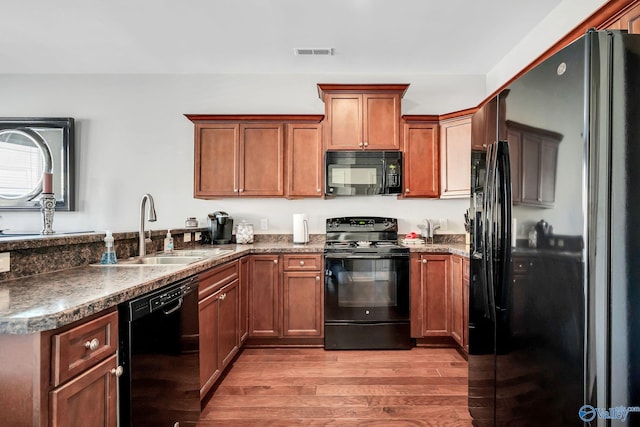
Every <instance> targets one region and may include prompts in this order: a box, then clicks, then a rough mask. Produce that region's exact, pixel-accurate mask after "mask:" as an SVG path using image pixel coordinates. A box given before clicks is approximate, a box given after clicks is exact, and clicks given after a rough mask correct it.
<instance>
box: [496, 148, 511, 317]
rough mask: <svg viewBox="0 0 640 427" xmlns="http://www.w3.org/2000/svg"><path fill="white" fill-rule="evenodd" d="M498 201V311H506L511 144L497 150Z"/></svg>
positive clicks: (509, 252) (509, 234) (509, 254)
mask: <svg viewBox="0 0 640 427" xmlns="http://www.w3.org/2000/svg"><path fill="white" fill-rule="evenodd" d="M496 175H497V176H496V185H497V191H496V193H497V194H496V196H497V197H496V199H497V200H499V203H498V204H499V205H500V206H499V209H500V218H499V220H500V224H499V231H500V235H499V236H498V240H499V242H498V251H499V253H497V254H496V258H497V268H498V271H497V286H496V294H495V303H496V310H500V311H503V312H504V311H506V310H507V309H508V307H507V306H508V305H509V296H508V290H509V277H510V271H511V270H510V269H511V235H512V232H513V230H511V218H512V212H511V206H512V199H511V163H510V158H509V143H508V142H507V141H499V142H498V147H497V150H496Z"/></svg>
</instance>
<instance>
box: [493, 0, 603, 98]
mask: <svg viewBox="0 0 640 427" xmlns="http://www.w3.org/2000/svg"><path fill="white" fill-rule="evenodd" d="M605 3H607V1H606V0H563V1H562V2H561V3H560V4H558V6H557V7H556V8H555V9H553V11H551V13H549V15H547V16H546V17H545V18H544V19H543V20H542V21H540V23H539V24H538V25H537V26H536V27H535V28H534V29H533V30H531V32H529V34H528V35H527V36H526V37H525V38H523V39H522V40H521V41H520V42H519V43H518V44H516V45H515V47H514V48H513V49H512V50H511V51H510V52H509V53H508V54H507V55H505V56H504V58H502V60H501V61H500V62H498V63H497V64H496V65H495V66H494V67H493V69H491V70H490V71H489V72H488V73H487V93H486V94H487V95H489V94H491V93H493V92H494V91H495V90H496V89H498V88H499V87H500V86H502V85H503V84H504V83H505V82H506V81H508V80H510V79H511V78H513V76H515V75H516V74H518V73H519V72H520V71H521V70H522V69H524V68H525V67H526V66H528V65H529V64H530V63H531V62H532V61H534V60H535V59H536V58H538V57H539V56H540V55H542V54H543V53H544V52H545V51H546V50H547V49H549V48H550V47H551V46H553V45H554V44H555V43H556V42H557V41H558V40H560V39H561V38H562V37H564V36H565V35H566V34H567V33H569V31H571V30H572V29H573V28H575V27H576V26H577V25H578V24H579V23H580V22H582V21H584V20H585V19H586V18H588V17H589V16H590V15H591V14H593V13H594V12H595V11H596V10H598V9H599V8H600V7H601V6H602V5H604V4H605Z"/></svg>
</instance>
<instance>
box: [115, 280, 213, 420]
mask: <svg viewBox="0 0 640 427" xmlns="http://www.w3.org/2000/svg"><path fill="white" fill-rule="evenodd" d="M118 312H119V315H120V331H119V332H120V348H119V356H120V364H121V365H122V367H123V368H124V372H123V374H122V376H121V377H120V380H119V388H120V406H119V409H120V426H121V427H129V426H131V427H143V426H154V427H156V426H158V427H162V426H167V427H174V426H177V425H180V423H183V422H191V423H192V424H193V423H195V421H197V420H198V418H199V416H200V377H199V363H200V360H199V353H198V351H199V342H198V339H199V335H198V278H197V276H192V277H189V278H186V279H183V280H181V281H179V282H176V283H173V284H171V285H168V286H165V287H163V288H161V289H158V290H156V291H153V292H150V293H148V294H145V295H143V296H141V297H138V298H136V299H133V300H130V301H127V302H126V303H122V304H120V305H119V306H118Z"/></svg>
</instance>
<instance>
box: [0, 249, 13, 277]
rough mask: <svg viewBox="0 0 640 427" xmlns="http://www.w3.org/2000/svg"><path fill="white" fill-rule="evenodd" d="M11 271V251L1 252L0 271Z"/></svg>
mask: <svg viewBox="0 0 640 427" xmlns="http://www.w3.org/2000/svg"><path fill="white" fill-rule="evenodd" d="M6 271H11V252H3V253H1V254H0V273H4V272H6Z"/></svg>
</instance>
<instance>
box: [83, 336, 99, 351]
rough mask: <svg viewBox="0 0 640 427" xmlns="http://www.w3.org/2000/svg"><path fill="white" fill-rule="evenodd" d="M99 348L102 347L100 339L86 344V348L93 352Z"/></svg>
mask: <svg viewBox="0 0 640 427" xmlns="http://www.w3.org/2000/svg"><path fill="white" fill-rule="evenodd" d="M98 347H100V340H99V339H98V338H94V339H92V340H91V341H87V342H86V343H84V348H86V349H89V350H91V351H93V350H97V348H98Z"/></svg>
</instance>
